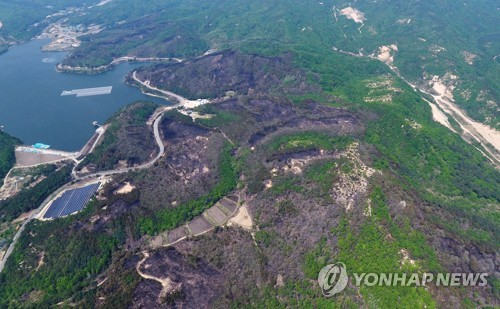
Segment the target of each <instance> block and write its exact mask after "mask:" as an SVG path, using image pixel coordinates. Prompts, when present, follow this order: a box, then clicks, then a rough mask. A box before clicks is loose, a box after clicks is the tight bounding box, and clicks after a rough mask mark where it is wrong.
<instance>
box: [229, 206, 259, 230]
mask: <svg viewBox="0 0 500 309" xmlns="http://www.w3.org/2000/svg"><path fill="white" fill-rule="evenodd" d="M233 224H234V225H239V226H241V227H242V228H244V229H246V230H251V229H252V227H253V222H252V217H251V216H250V213H249V212H248V209H247V207H246V205H243V206H241V207H240V209H238V212H237V213H236V215H235V216H234V217H232V218H231V219H229V222H228V224H227V225H228V226H231V225H233Z"/></svg>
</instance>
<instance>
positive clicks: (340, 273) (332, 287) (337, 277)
mask: <svg viewBox="0 0 500 309" xmlns="http://www.w3.org/2000/svg"><path fill="white" fill-rule="evenodd" d="M352 275H353V277H354V282H352V284H353V285H354V286H357V287H359V286H361V285H364V286H412V287H419V286H421V287H425V286H426V285H427V284H429V283H434V284H435V285H436V286H463V287H469V286H479V287H482V286H486V285H487V284H488V281H487V277H488V274H487V273H437V274H433V273H426V272H424V273H352ZM348 282H349V276H348V274H347V268H346V266H345V264H344V263H340V262H339V263H335V264H329V265H326V266H325V267H323V268H322V269H321V271H320V272H319V274H318V283H319V286H320V287H321V291H322V292H323V295H324V296H326V297H332V296H334V295H335V294H338V293H340V292H342V291H343V290H344V289H345V288H346V287H347V284H348Z"/></svg>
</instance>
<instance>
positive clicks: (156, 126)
mask: <svg viewBox="0 0 500 309" xmlns="http://www.w3.org/2000/svg"><path fill="white" fill-rule="evenodd" d="M172 108H173V107H171V106H169V107H165V108H164V109H163V111H162V112H161V113H160V114H159V115H158V116H157V117H156V119H155V120H154V122H153V132H154V136H155V140H156V143H157V144H158V148H159V151H158V155H157V156H156V157H155V158H154V159H153V160H151V161H149V162H147V163H145V164H142V165H139V166H135V167H128V168H122V169H117V170H111V171H104V172H98V173H94V174H91V175H87V176H84V177H79V176H78V175H76V174H73V177H74V178H75V179H73V180H88V179H91V178H95V177H106V176H111V175H116V174H122V173H127V172H129V171H133V170H140V169H144V168H149V167H151V166H153V164H155V163H156V162H157V161H158V160H160V158H161V157H162V156H163V155H164V154H165V145H163V141H162V139H161V135H160V129H159V127H160V122H161V119H162V118H163V113H165V112H166V111H168V110H170V109H172ZM73 180H72V181H71V182H73ZM71 182H70V183H67V184H65V185H64V186H62V187H60V188H59V189H58V190H57V191H56V192H54V193H52V194H51V195H50V196H49V197H48V198H46V199H45V200H44V201H43V202H42V204H41V205H40V206H39V207H38V208H37V209H36V211H34V212H33V213H32V214H31V215H30V216H29V217H28V219H26V221H24V223H23V224H22V225H21V227H20V228H19V230H18V231H17V233H16V234H15V235H14V238H12V243H11V244H10V245H9V248H8V249H7V251H6V252H5V255H4V256H3V259H2V260H1V261H0V273H1V272H2V271H3V269H4V267H5V263H6V262H7V259H8V258H9V256H10V255H11V254H12V252H13V251H14V247H15V245H16V243H17V240H18V239H19V237H21V234H22V232H23V231H24V229H25V228H26V225H27V224H28V223H29V222H31V220H33V219H35V218H36V217H37V216H38V214H39V213H40V212H41V211H42V210H43V208H44V207H45V206H46V205H47V204H48V203H49V202H50V201H51V200H52V199H53V198H54V197H55V196H57V194H59V193H60V192H62V191H64V190H66V189H67V188H68V187H69V186H70V185H71Z"/></svg>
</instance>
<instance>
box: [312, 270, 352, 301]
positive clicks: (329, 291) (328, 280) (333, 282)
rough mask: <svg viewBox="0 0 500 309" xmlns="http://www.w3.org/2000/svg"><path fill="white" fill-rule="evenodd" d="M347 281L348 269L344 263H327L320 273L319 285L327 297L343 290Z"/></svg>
mask: <svg viewBox="0 0 500 309" xmlns="http://www.w3.org/2000/svg"><path fill="white" fill-rule="evenodd" d="M347 282H348V277H347V269H346V267H345V264H344V263H336V264H330V265H326V266H325V267H323V269H321V271H320V272H319V275H318V283H319V286H320V287H321V290H322V291H323V295H325V296H326V297H332V296H333V295H335V294H338V293H340V292H342V291H343V290H344V289H345V287H346V286H347Z"/></svg>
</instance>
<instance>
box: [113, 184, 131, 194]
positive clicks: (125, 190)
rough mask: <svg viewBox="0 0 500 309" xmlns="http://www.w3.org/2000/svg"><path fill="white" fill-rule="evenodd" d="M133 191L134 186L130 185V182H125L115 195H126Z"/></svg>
mask: <svg viewBox="0 0 500 309" xmlns="http://www.w3.org/2000/svg"><path fill="white" fill-rule="evenodd" d="M134 189H135V186H133V185H131V184H130V182H126V183H125V185H123V186H122V187H121V188H120V189H118V191H116V193H118V194H127V193H130V192H132V190H134Z"/></svg>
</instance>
